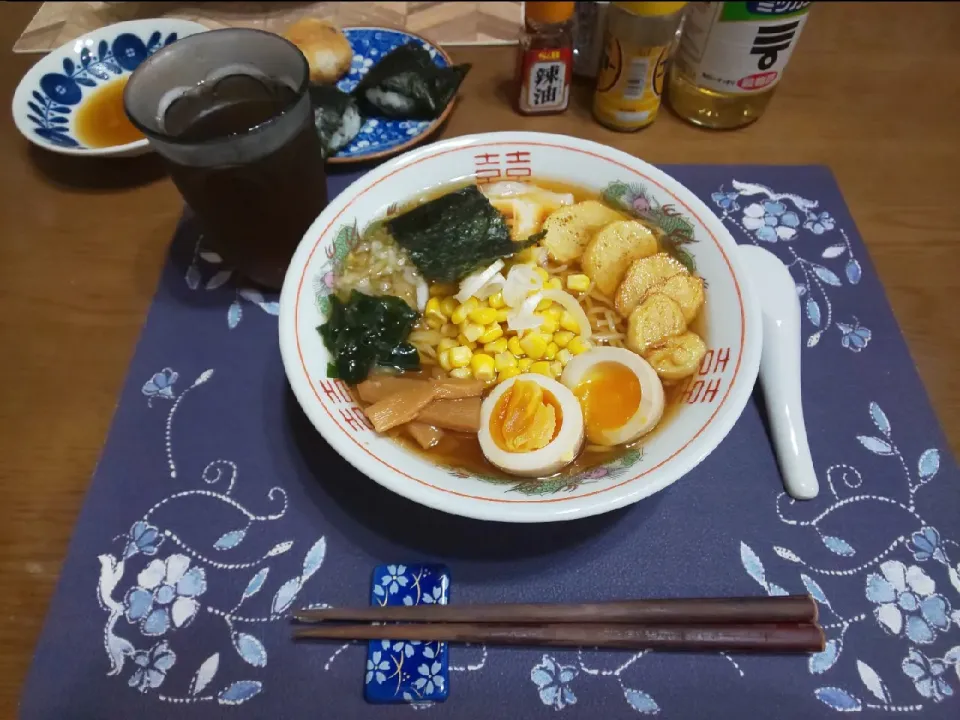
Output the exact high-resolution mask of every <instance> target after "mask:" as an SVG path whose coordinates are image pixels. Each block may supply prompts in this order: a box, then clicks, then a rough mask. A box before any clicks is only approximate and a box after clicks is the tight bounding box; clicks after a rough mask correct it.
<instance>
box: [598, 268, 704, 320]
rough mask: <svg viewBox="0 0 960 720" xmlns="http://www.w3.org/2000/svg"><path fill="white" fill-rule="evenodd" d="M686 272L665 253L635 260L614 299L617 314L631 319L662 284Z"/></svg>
mask: <svg viewBox="0 0 960 720" xmlns="http://www.w3.org/2000/svg"><path fill="white" fill-rule="evenodd" d="M686 272H687V269H686V268H685V267H684V266H683V265H682V264H681V263H680V262H679V261H678V260H674V259H673V258H672V257H670V255H668V254H667V253H665V252H661V253H656V254H655V255H651V256H650V257H645V258H641V259H640V260H634V261H633V262H632V263H631V264H630V267H629V268H628V269H627V274H626V275H624V277H623V281H622V282H621V283H620V287H619V288H618V289H617V295H616V297H615V298H614V305H615V306H616V308H617V312H618V313H620V314H621V315H623V317H629V315H630V313H632V312H633V310H634V308H636V307H637V306H638V305H639V304H640V303H642V302H643V301H644V300H645V299H646V298H647V296H648V295H649V294H650V293H652V292H654V291H655V290H657V288H659V286H660V285H661V284H663V283H664V282H666V281H667V280H669V279H670V278H672V277H673V276H674V275H679V274H681V273H686Z"/></svg>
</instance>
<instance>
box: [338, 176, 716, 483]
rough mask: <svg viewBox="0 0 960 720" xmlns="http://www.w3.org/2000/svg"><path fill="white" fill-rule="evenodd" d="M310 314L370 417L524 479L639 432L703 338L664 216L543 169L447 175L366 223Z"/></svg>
mask: <svg viewBox="0 0 960 720" xmlns="http://www.w3.org/2000/svg"><path fill="white" fill-rule="evenodd" d="M334 284H335V287H334V289H335V294H334V295H333V296H332V298H331V310H330V313H329V316H328V318H327V319H326V322H325V324H324V325H322V326H321V328H320V333H321V335H322V336H323V339H324V342H325V344H326V346H327V348H328V350H329V351H330V353H331V355H332V357H333V359H334V362H333V363H332V364H331V367H330V373H331V375H333V376H336V377H340V378H341V379H343V380H344V381H345V382H347V383H348V384H349V385H350V386H351V387H352V388H353V391H354V395H355V397H356V399H357V401H358V402H359V403H360V405H361V406H362V407H363V408H364V413H365V414H366V416H367V418H368V419H369V420H370V422H371V424H372V425H373V427H374V429H375V430H376V431H377V432H380V433H386V434H388V435H389V436H390V437H392V438H394V439H396V441H397V442H399V443H402V444H403V445H404V446H405V447H407V448H410V449H411V450H415V451H417V452H419V453H421V454H422V455H423V456H425V457H427V458H429V459H431V460H432V461H434V462H437V463H440V464H443V465H446V466H449V467H453V468H457V469H460V470H463V471H465V472H469V473H472V474H475V475H479V476H481V477H487V478H491V479H497V478H511V479H516V478H518V477H519V478H528V479H529V480H530V481H531V482H536V481H537V480H538V479H544V478H548V477H551V476H554V475H556V474H557V473H577V472H581V471H583V470H586V469H589V468H591V467H594V466H597V465H601V464H604V463H607V462H609V461H610V460H612V459H616V458H617V457H619V456H621V455H623V454H624V453H625V452H627V451H628V450H630V449H631V448H634V447H636V446H637V445H638V444H639V443H640V442H641V441H642V440H643V439H644V438H645V437H647V436H648V435H649V433H651V432H654V431H655V430H656V429H657V428H658V427H660V426H662V425H663V423H664V422H666V421H667V419H668V414H669V413H668V412H667V408H668V406H670V405H671V404H672V403H671V402H670V400H671V395H672V393H674V392H676V391H677V388H678V387H679V386H680V383H681V381H683V380H685V379H686V378H688V377H689V376H691V375H692V374H694V373H695V372H696V370H697V368H698V367H699V365H700V362H701V360H702V359H703V356H704V354H705V352H706V345H705V343H704V340H703V337H704V333H705V331H706V328H705V327H703V313H702V312H701V311H702V308H703V305H704V302H705V286H704V282H703V280H702V278H700V277H699V276H698V275H697V274H696V273H695V272H693V263H692V262H691V261H690V256H689V255H687V254H686V253H684V252H682V251H680V252H678V251H677V246H676V245H675V244H674V243H671V242H669V241H668V238H666V237H665V233H664V231H663V229H662V228H659V227H657V226H656V225H654V224H651V223H650V222H649V221H648V220H646V219H644V218H642V217H636V216H634V215H632V214H630V213H628V212H627V211H626V209H625V208H622V207H618V206H615V205H613V204H611V203H608V202H605V201H604V199H603V198H602V197H601V196H599V195H598V194H597V193H592V192H589V191H587V190H585V189H583V188H578V187H574V186H570V185H565V184H560V183H556V182H551V181H547V180H537V181H531V182H524V183H520V182H499V183H493V184H489V185H485V186H483V187H482V188H481V187H477V186H474V185H466V186H463V185H461V186H457V187H447V188H443V189H442V190H440V191H438V192H433V193H430V194H428V195H426V196H424V197H421V198H418V199H417V200H416V201H415V202H413V203H410V204H408V205H406V206H402V207H400V208H397V209H393V210H391V211H390V212H389V213H388V214H387V216H386V217H384V218H380V219H377V220H375V221H374V222H372V223H370V225H369V226H368V227H367V229H366V230H365V231H364V232H363V233H362V234H361V236H360V239H359V242H358V243H357V244H356V245H355V246H354V248H353V249H352V250H351V252H350V253H349V255H348V256H347V258H346V261H345V262H344V264H343V267H342V270H341V272H340V274H339V276H338V277H337V278H335V280H334Z"/></svg>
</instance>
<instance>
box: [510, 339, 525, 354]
mask: <svg viewBox="0 0 960 720" xmlns="http://www.w3.org/2000/svg"><path fill="white" fill-rule="evenodd" d="M507 349H509V350H510V352H512V353H513V354H514V355H515V356H516V357H518V358H519V357H523V356H524V355H526V352H525V351H524V349H523V348H522V347H521V346H520V338H518V337H517V336H516V335H514V336H513V337H512V338H510V339H509V340H508V341H507Z"/></svg>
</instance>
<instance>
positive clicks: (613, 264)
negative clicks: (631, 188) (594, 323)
mask: <svg viewBox="0 0 960 720" xmlns="http://www.w3.org/2000/svg"><path fill="white" fill-rule="evenodd" d="M657 249H658V246H657V238H656V236H655V235H654V234H653V231H652V230H651V229H650V228H648V227H647V226H646V225H644V224H643V223H641V222H638V221H636V220H620V221H618V222H612V223H610V224H609V225H607V226H606V227H604V228H603V229H602V230H600V231H598V232H597V233H596V235H594V236H593V239H592V240H591V241H590V242H589V243H588V244H587V247H586V250H584V252H583V257H582V258H580V265H581V266H582V267H583V271H584V272H585V273H586V274H587V275H588V276H589V277H590V279H591V280H593V281H594V282H595V283H596V285H597V288H598V289H599V290H600V292H602V293H603V294H604V295H606V296H608V297H612V296H613V294H614V293H615V292H616V291H617V287H618V286H619V285H620V281H621V280H622V279H623V276H624V275H625V274H626V272H627V269H628V268H629V267H630V263H632V262H633V261H634V260H639V259H640V258H645V257H649V256H650V255H653V254H655V253H656V252H657Z"/></svg>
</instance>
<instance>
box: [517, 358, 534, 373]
mask: <svg viewBox="0 0 960 720" xmlns="http://www.w3.org/2000/svg"><path fill="white" fill-rule="evenodd" d="M531 365H533V360H531V359H530V358H520V359H519V360H517V367H518V368H520V372H526V371H527V370H529V369H530V366H531Z"/></svg>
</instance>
